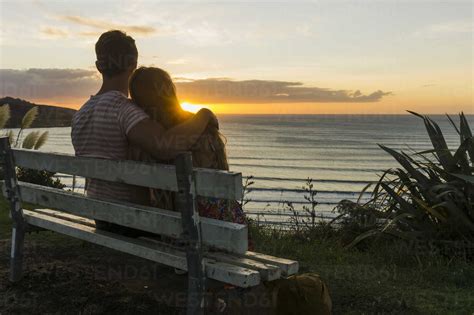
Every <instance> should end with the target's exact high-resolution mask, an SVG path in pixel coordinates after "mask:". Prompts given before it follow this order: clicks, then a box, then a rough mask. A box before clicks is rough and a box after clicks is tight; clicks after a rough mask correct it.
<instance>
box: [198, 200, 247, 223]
mask: <svg viewBox="0 0 474 315" xmlns="http://www.w3.org/2000/svg"><path fill="white" fill-rule="evenodd" d="M196 204H197V207H198V211H199V215H200V216H202V217H206V218H211V219H216V220H221V221H227V222H233V223H239V224H247V218H246V217H245V213H244V211H243V210H242V207H241V206H240V204H239V203H238V202H237V201H235V200H226V199H219V198H211V197H198V198H197V200H196Z"/></svg>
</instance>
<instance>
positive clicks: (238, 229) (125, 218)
mask: <svg viewBox="0 0 474 315" xmlns="http://www.w3.org/2000/svg"><path fill="white" fill-rule="evenodd" d="M19 187H20V194H21V198H22V201H24V202H29V203H32V204H35V205H40V206H43V207H48V208H52V209H60V210H63V211H66V212H69V213H72V214H75V215H78V216H81V217H86V218H89V219H98V220H103V221H107V222H111V223H115V224H119V225H124V226H128V227H131V228H135V229H138V230H142V231H147V232H151V233H156V234H160V235H165V236H169V237H173V238H178V237H179V236H180V235H181V233H182V225H181V214H180V213H178V212H174V211H169V210H163V209H158V208H153V207H145V206H139V205H133V204H126V203H113V202H109V201H104V200H98V199H92V198H89V197H85V196H84V195H82V194H78V193H72V192H68V191H64V190H60V189H55V188H51V187H45V186H40V185H35V184H30V183H24V182H20V183H19ZM4 195H5V192H4ZM201 228H202V239H203V242H204V244H206V245H209V246H213V247H216V248H219V249H223V250H226V251H230V252H233V253H245V251H247V248H248V227H247V226H245V225H242V224H236V223H232V222H225V221H220V220H214V219H209V218H201Z"/></svg>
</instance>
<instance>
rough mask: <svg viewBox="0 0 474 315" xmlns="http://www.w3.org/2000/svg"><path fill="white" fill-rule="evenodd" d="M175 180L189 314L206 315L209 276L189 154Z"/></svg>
mask: <svg viewBox="0 0 474 315" xmlns="http://www.w3.org/2000/svg"><path fill="white" fill-rule="evenodd" d="M175 165H176V179H177V182H178V193H177V195H176V205H177V208H178V210H179V211H180V212H181V221H182V225H183V235H182V239H183V240H184V241H185V243H186V259H187V264H188V302H187V311H186V313H187V314H188V315H191V314H192V315H194V314H203V312H204V307H205V306H206V302H205V289H206V288H205V285H206V277H205V270H204V264H203V263H202V248H201V222H200V219H199V213H198V211H197V209H196V203H195V186H194V178H193V162H192V157H191V154H190V153H184V154H181V155H179V156H178V157H177V158H176V162H175Z"/></svg>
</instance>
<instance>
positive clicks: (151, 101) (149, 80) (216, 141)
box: [129, 67, 229, 170]
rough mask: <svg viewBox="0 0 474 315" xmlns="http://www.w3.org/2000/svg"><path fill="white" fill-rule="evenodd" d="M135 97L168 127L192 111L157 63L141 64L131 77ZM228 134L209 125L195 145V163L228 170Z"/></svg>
mask: <svg viewBox="0 0 474 315" xmlns="http://www.w3.org/2000/svg"><path fill="white" fill-rule="evenodd" d="M129 88H130V96H131V98H132V100H133V101H134V102H135V104H137V105H138V106H140V107H141V108H143V110H144V111H145V112H146V113H147V114H148V115H149V116H150V118H151V119H153V120H155V121H156V122H158V123H160V124H161V125H162V126H164V127H165V128H166V129H169V128H172V127H174V126H176V125H178V124H180V123H182V122H184V121H185V120H187V119H189V118H190V117H191V116H192V114H191V113H189V112H186V111H184V110H183V109H182V108H181V105H180V103H179V100H178V97H177V95H176V87H175V85H174V83H173V80H172V79H171V77H170V75H169V74H168V73H167V72H166V71H164V70H162V69H160V68H154V67H140V68H138V69H137V70H135V72H134V73H133V74H132V76H131V77H130V81H129ZM225 143H226V141H225V138H224V136H223V135H222V134H221V133H220V132H219V130H218V129H217V128H216V127H214V126H211V125H208V126H207V128H206V130H205V131H204V133H203V134H202V135H201V137H200V138H199V139H198V140H197V142H196V143H195V144H194V145H193V147H192V148H191V151H192V153H193V165H194V166H195V167H205V168H215V169H221V170H228V169H229V165H228V162H227V154H226V150H225Z"/></svg>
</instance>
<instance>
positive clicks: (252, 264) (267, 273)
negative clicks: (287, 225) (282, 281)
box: [204, 252, 281, 281]
mask: <svg viewBox="0 0 474 315" xmlns="http://www.w3.org/2000/svg"><path fill="white" fill-rule="evenodd" d="M204 256H205V257H207V258H211V259H214V260H216V261H220V262H225V263H228V264H232V265H236V266H241V267H245V268H249V269H252V270H257V271H258V272H259V273H260V277H261V278H262V280H264V281H273V280H276V279H279V278H280V277H281V270H280V268H278V267H277V266H275V265H271V264H268V263H264V262H260V261H256V260H253V259H249V258H242V257H236V256H234V255H229V254H225V253H217V252H208V253H205V254H204Z"/></svg>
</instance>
